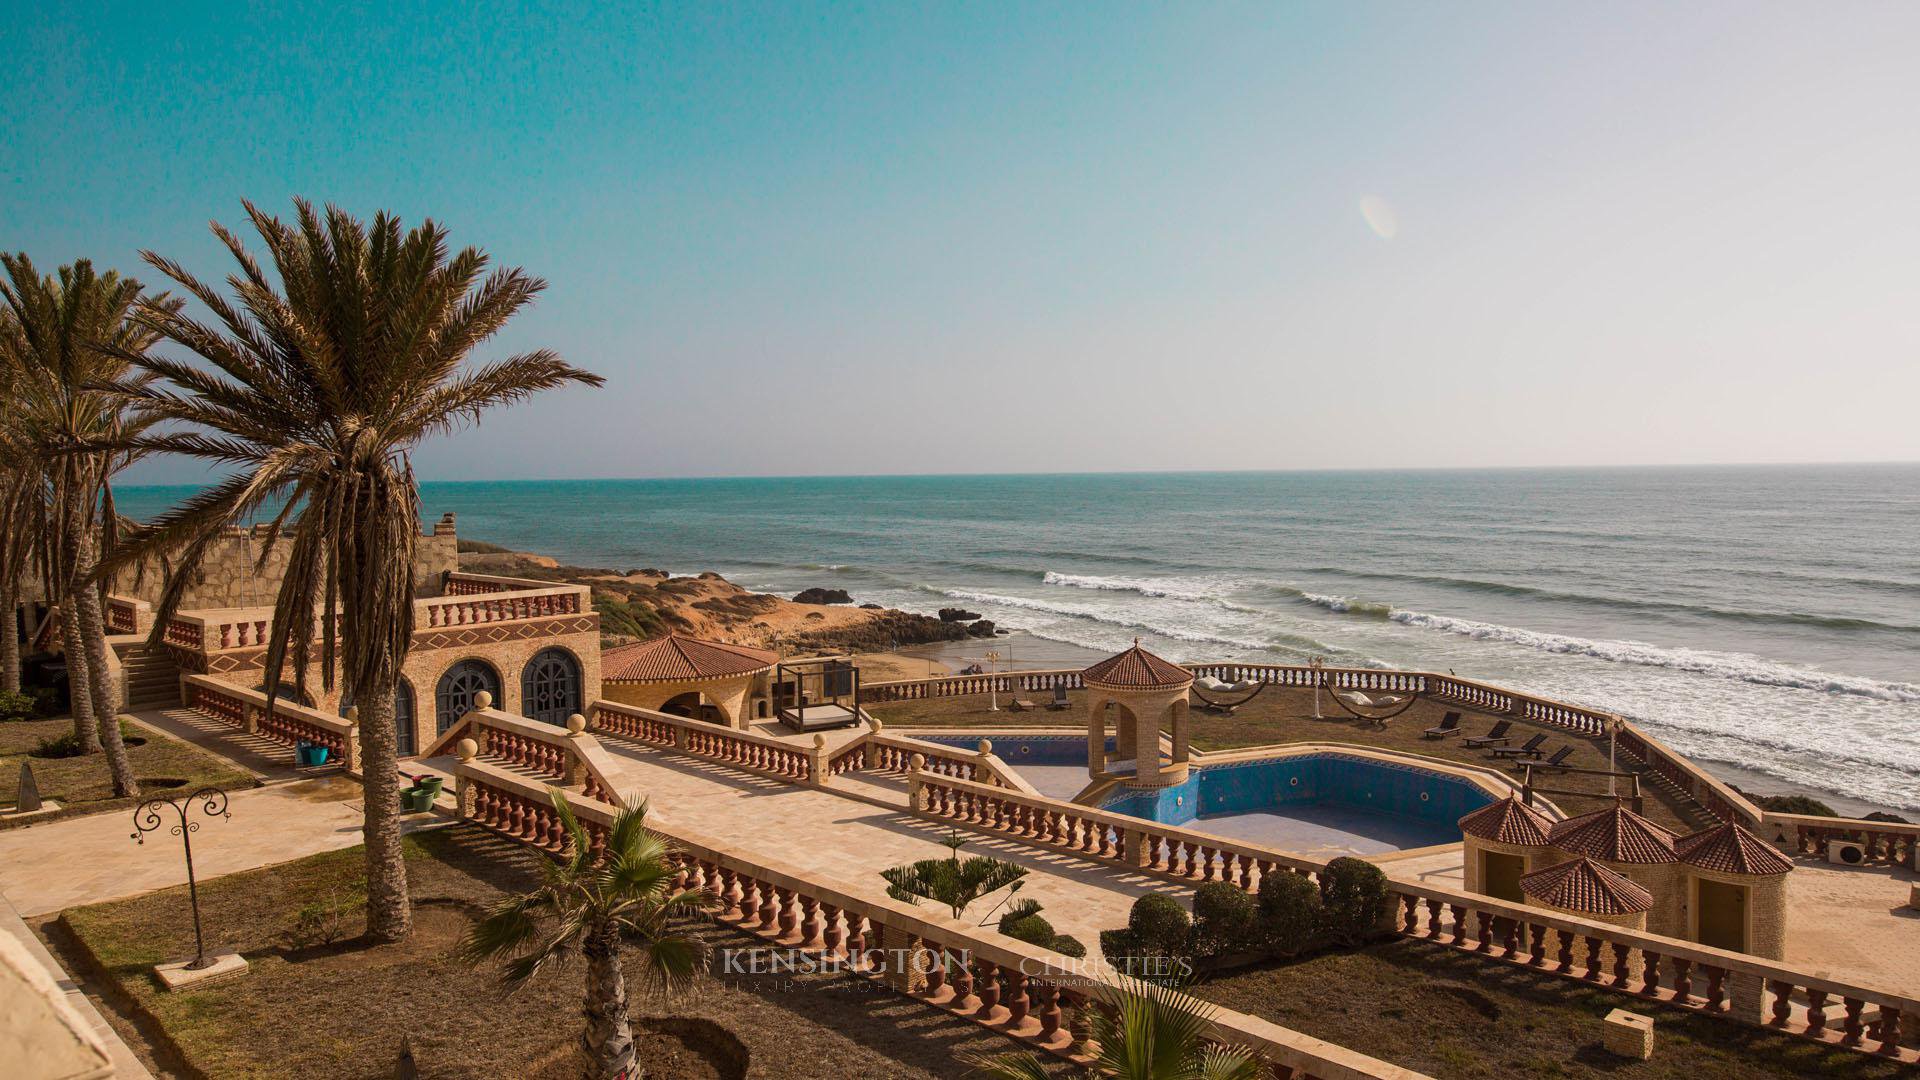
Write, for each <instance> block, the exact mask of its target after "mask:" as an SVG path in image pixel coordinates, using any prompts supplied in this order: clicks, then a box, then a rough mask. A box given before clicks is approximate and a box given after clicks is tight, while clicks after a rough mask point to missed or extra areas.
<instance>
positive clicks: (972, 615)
mask: <svg viewBox="0 0 1920 1080" xmlns="http://www.w3.org/2000/svg"><path fill="white" fill-rule="evenodd" d="M979 618H980V613H979V612H977V611H968V610H967V609H966V608H957V607H943V608H941V609H940V621H941V622H976V621H978V620H979Z"/></svg>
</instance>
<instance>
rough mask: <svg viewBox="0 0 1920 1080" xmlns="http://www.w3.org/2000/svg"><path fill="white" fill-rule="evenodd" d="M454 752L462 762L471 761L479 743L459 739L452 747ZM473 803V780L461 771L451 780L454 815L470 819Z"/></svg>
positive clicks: (475, 755) (476, 752)
mask: <svg viewBox="0 0 1920 1080" xmlns="http://www.w3.org/2000/svg"><path fill="white" fill-rule="evenodd" d="M454 753H455V755H456V756H458V757H459V759H460V760H461V761H463V762H464V761H472V760H473V759H474V758H475V757H478V756H479V754H480V744H479V743H477V742H474V741H473V740H472V739H461V740H460V742H459V744H458V745H457V746H456V747H455V748H454ZM473 803H474V789H473V781H472V780H469V779H468V778H467V774H465V773H461V774H460V775H458V776H457V777H455V778H454V782H453V805H454V816H455V817H457V818H459V819H460V820H461V821H468V820H471V819H472V817H473Z"/></svg>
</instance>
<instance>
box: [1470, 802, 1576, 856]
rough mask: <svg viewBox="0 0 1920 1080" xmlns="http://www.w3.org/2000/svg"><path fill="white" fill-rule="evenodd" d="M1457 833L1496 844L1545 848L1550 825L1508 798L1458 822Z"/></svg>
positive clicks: (1532, 811)
mask: <svg viewBox="0 0 1920 1080" xmlns="http://www.w3.org/2000/svg"><path fill="white" fill-rule="evenodd" d="M1460 831H1461V832H1463V833H1466V834H1467V835H1469V836H1477V837H1479V838H1480V839H1482V840H1492V841H1493V842H1495V843H1497V844H1517V845H1520V846H1522V847H1546V846H1547V843H1548V839H1547V836H1548V834H1549V833H1551V832H1552V831H1553V822H1552V821H1550V820H1548V819H1547V816H1546V815H1545V814H1542V813H1541V812H1540V811H1538V810H1535V809H1534V808H1533V807H1531V806H1528V805H1527V804H1526V803H1523V802H1521V801H1520V799H1519V798H1518V797H1517V796H1509V797H1507V798H1504V799H1501V800H1500V801H1499V802H1496V803H1490V804H1488V805H1486V806H1483V807H1481V808H1480V809H1478V810H1475V811H1474V812H1473V813H1471V814H1468V815H1467V816H1466V817H1463V818H1461V819H1460Z"/></svg>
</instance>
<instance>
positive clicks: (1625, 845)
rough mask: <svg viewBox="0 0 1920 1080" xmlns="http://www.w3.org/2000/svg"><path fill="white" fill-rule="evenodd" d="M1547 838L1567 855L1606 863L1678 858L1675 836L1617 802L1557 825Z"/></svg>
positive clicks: (1649, 861)
mask: <svg viewBox="0 0 1920 1080" xmlns="http://www.w3.org/2000/svg"><path fill="white" fill-rule="evenodd" d="M1548 839H1549V840H1551V841H1552V842H1553V846H1554V847H1557V848H1559V849H1560V850H1561V851H1564V852H1567V853H1568V854H1570V855H1585V856H1587V857H1588V858H1593V859H1602V860H1604V861H1606V862H1614V863H1648V864H1651V863H1670V862H1677V861H1678V860H1679V858H1680V856H1679V855H1678V854H1676V853H1675V852H1674V850H1673V842H1674V841H1675V840H1677V839H1679V838H1678V837H1676V836H1675V835H1673V834H1672V833H1671V832H1668V831H1667V830H1666V829H1663V828H1661V827H1660V826H1658V825H1655V824H1654V823H1653V822H1651V821H1648V820H1647V819H1646V818H1643V817H1641V816H1640V815H1639V814H1636V813H1634V812H1633V811H1631V810H1629V809H1627V808H1626V807H1625V806H1622V805H1620V804H1619V803H1615V804H1614V805H1612V806H1609V807H1607V808H1606V809H1605V810H1595V811H1594V812H1593V813H1591V814H1582V815H1580V816H1579V817H1576V818H1568V819H1567V820H1565V821H1562V822H1560V823H1559V824H1557V825H1555V826H1554V827H1553V831H1552V832H1551V833H1549V834H1548Z"/></svg>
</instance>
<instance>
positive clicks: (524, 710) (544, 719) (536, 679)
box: [520, 649, 580, 727]
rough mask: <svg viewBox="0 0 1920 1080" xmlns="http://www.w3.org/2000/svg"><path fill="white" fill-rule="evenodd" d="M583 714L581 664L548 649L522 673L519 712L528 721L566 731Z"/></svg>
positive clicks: (570, 654)
mask: <svg viewBox="0 0 1920 1080" xmlns="http://www.w3.org/2000/svg"><path fill="white" fill-rule="evenodd" d="M579 711H580V663H579V661H577V660H575V659H574V658H573V654H572V653H570V652H568V651H566V650H565V649H547V650H545V651H543V652H541V653H539V654H538V655H536V656H535V657H534V658H533V659H531V660H529V661H527V666H526V667H525V668H523V669H522V670H521V672H520V712H521V714H522V715H524V716H525V717H526V718H527V719H529V720H538V721H540V722H541V723H543V724H552V725H554V726H555V727H566V726H567V717H569V716H572V715H573V714H574V713H577V712H579Z"/></svg>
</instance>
